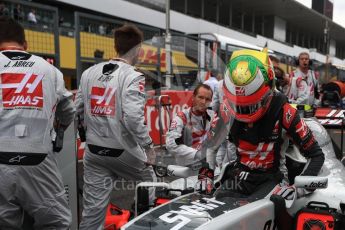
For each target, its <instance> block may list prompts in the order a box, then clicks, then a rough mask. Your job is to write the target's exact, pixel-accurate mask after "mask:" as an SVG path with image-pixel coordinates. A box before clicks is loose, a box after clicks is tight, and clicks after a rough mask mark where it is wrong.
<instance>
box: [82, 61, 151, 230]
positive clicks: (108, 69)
mask: <svg viewBox="0 0 345 230" xmlns="http://www.w3.org/2000/svg"><path fill="white" fill-rule="evenodd" d="M76 100H77V101H76V105H77V113H78V115H79V116H81V117H83V118H84V120H83V122H84V126H85V128H86V144H87V145H86V148H85V155H84V193H83V194H84V195H83V205H84V209H83V214H82V221H81V223H80V229H103V224H104V220H105V213H106V208H107V205H108V204H109V200H110V193H111V191H112V190H113V187H114V186H113V185H114V182H115V180H116V179H118V178H123V179H126V180H131V181H133V183H134V182H139V181H156V177H155V174H154V172H153V169H152V166H147V165H146V164H145V162H146V161H147V157H146V154H145V151H144V149H143V146H147V145H149V144H150V143H152V140H151V138H150V136H149V131H148V128H147V126H146V125H145V123H144V106H145V102H146V94H145V77H144V75H143V74H142V73H141V72H139V71H137V70H136V69H135V68H134V67H133V66H131V65H129V64H127V63H126V61H125V60H123V59H113V60H110V61H109V62H103V63H100V64H97V65H95V66H92V67H90V68H89V69H87V70H86V71H85V72H84V73H83V74H82V77H81V81H80V87H79V90H78V93H77V99H76ZM151 200H153V197H152V192H151Z"/></svg>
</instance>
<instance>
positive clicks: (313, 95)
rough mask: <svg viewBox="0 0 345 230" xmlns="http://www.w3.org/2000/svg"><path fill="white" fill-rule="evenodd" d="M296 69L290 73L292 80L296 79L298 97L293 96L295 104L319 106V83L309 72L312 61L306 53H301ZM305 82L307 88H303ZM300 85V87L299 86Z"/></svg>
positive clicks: (312, 73) (313, 73) (311, 71)
mask: <svg viewBox="0 0 345 230" xmlns="http://www.w3.org/2000/svg"><path fill="white" fill-rule="evenodd" d="M296 64H297V69H295V70H294V71H292V72H291V74H290V75H291V76H290V77H292V78H297V79H296V85H297V88H298V91H299V93H298V96H296V95H295V94H294V97H295V98H296V99H294V100H295V101H296V103H297V104H307V105H310V106H313V105H314V106H316V105H318V104H319V100H318V99H319V82H318V80H317V78H316V76H315V72H314V71H313V70H311V69H310V68H311V65H312V61H311V60H310V57H309V54H308V53H307V52H301V53H300V54H299V55H298V59H297V61H296ZM303 81H305V82H306V85H307V87H306V88H305V86H304V85H305V83H303ZM299 83H300V84H302V85H299Z"/></svg>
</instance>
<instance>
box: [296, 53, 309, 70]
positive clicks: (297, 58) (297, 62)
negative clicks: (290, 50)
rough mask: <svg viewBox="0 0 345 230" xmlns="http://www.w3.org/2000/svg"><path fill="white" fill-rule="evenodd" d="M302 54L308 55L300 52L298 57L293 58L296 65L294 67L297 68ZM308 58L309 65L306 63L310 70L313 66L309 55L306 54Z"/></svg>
mask: <svg viewBox="0 0 345 230" xmlns="http://www.w3.org/2000/svg"><path fill="white" fill-rule="evenodd" d="M302 54H308V53H306V52H302V53H300V54H299V55H298V57H296V58H295V64H296V66H299V58H300V57H301V55H302ZM308 56H309V63H308V66H309V68H311V67H312V66H313V61H312V60H311V59H310V55H309V54H308Z"/></svg>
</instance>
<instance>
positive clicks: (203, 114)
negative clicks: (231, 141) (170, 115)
mask: <svg viewBox="0 0 345 230" xmlns="http://www.w3.org/2000/svg"><path fill="white" fill-rule="evenodd" d="M212 94H213V93H212V89H211V88H210V86H208V85H206V84H200V85H198V86H197V87H196V88H195V89H194V92H193V99H192V100H193V105H192V107H191V108H188V109H184V110H182V111H181V112H178V113H177V115H176V116H175V117H174V119H173V121H172V122H171V125H170V128H169V131H168V132H167V134H166V147H167V150H168V151H169V152H170V153H172V154H173V155H174V157H175V159H176V163H177V164H178V165H183V166H187V165H191V164H193V163H196V162H198V161H200V160H203V158H205V155H202V154H201V151H198V150H201V147H202V144H203V142H204V141H205V140H206V138H207V133H208V131H209V130H210V127H211V126H212V123H214V122H215V121H216V120H217V115H216V113H215V112H213V111H212V110H209V109H207V108H208V106H209V105H210V103H211V101H212ZM210 166H211V165H210ZM211 168H213V167H212V166H211Z"/></svg>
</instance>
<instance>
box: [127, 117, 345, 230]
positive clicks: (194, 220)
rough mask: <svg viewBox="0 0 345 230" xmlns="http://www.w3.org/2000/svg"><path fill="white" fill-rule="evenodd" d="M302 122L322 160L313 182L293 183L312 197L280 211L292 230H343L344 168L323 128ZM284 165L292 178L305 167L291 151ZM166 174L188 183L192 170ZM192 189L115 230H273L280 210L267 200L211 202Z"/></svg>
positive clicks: (296, 200)
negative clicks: (288, 218)
mask: <svg viewBox="0 0 345 230" xmlns="http://www.w3.org/2000/svg"><path fill="white" fill-rule="evenodd" d="M305 121H306V123H307V125H308V126H309V127H310V129H311V130H312V132H313V134H314V136H315V138H316V140H317V141H318V143H319V145H320V147H321V148H322V150H323V152H324V153H325V158H326V159H325V163H324V165H323V167H322V170H321V172H320V173H319V175H318V176H317V177H306V176H305V177H304V176H297V177H295V178H293V179H294V185H295V187H296V188H303V189H304V188H307V189H313V190H315V191H314V192H312V193H310V194H308V195H304V196H302V197H298V198H297V196H295V198H294V199H293V200H292V201H288V202H284V203H285V205H286V208H287V209H285V207H283V209H284V210H287V211H288V213H289V214H290V215H291V216H292V217H293V218H294V224H295V226H296V229H344V226H345V225H344V223H345V167H344V165H343V164H342V163H341V162H340V160H338V159H337V158H336V156H335V153H334V150H333V146H332V141H331V139H330V137H329V135H328V133H327V131H326V130H325V128H324V127H323V126H322V125H321V124H320V123H319V122H318V121H317V120H316V119H315V118H307V119H305ZM287 161H288V164H287V166H288V167H289V172H291V173H292V172H295V173H294V174H299V173H298V172H296V170H301V169H303V166H304V164H306V163H307V161H306V159H305V158H304V157H303V156H302V155H301V154H300V153H299V150H298V149H297V148H295V147H294V146H291V147H290V149H288V151H287ZM168 169H169V170H170V171H171V170H172V171H173V172H170V174H172V175H175V176H176V175H179V176H181V177H188V176H189V174H190V171H191V170H193V169H188V168H185V167H181V166H179V167H170V168H169V167H168ZM220 176H221V175H220ZM188 179H191V180H190V181H194V182H195V181H197V180H196V178H195V177H194V180H193V179H192V178H188ZM179 180H180V181H181V179H179ZM182 181H186V179H182ZM144 186H146V185H144ZM159 186H162V184H160V185H159ZM164 186H165V185H164ZM164 186H163V187H164ZM139 187H140V185H139V186H138V188H139ZM166 187H168V188H172V190H174V191H176V190H182V191H185V189H186V187H188V184H187V183H184V182H183V183H182V188H183V189H181V183H176V181H173V182H172V183H170V184H169V185H168V186H166ZM176 187H178V189H176ZM197 188H198V189H194V190H192V191H190V190H189V193H188V192H187V194H183V193H182V194H180V195H179V196H177V197H176V198H174V199H172V200H166V202H165V203H163V204H161V205H159V206H156V207H154V208H152V209H150V210H148V211H146V212H144V213H142V214H141V215H139V216H137V217H135V218H134V219H132V220H131V221H130V222H128V223H127V224H126V225H124V226H123V227H122V228H121V229H128V230H129V229H130V230H132V229H173V230H178V229H264V230H268V229H276V225H275V223H276V218H278V216H279V212H280V211H281V210H282V207H279V205H277V202H273V201H272V200H273V199H272V196H271V194H255V193H254V194H252V195H250V196H248V197H245V198H234V197H231V196H228V197H222V198H217V199H216V198H215V196H214V194H213V193H208V192H205V191H207V189H206V190H205V189H201V190H200V189H199V188H200V186H197Z"/></svg>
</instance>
